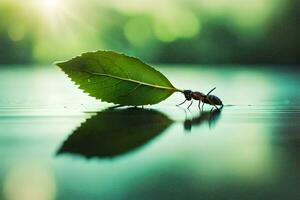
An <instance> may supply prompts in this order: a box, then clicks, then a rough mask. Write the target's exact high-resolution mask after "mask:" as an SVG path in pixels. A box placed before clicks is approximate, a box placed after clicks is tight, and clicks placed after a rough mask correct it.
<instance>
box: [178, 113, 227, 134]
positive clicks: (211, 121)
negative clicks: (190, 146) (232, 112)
mask: <svg viewBox="0 0 300 200" xmlns="http://www.w3.org/2000/svg"><path fill="white" fill-rule="evenodd" d="M221 112H222V110H218V109H214V110H211V111H202V112H201V111H200V112H199V115H198V116H197V117H192V118H186V120H184V123H183V126H184V130H186V131H189V132H190V131H191V130H192V127H193V126H200V125H202V124H204V123H206V122H207V123H208V126H209V128H212V127H213V126H215V125H216V123H217V122H218V120H219V119H220V116H221Z"/></svg>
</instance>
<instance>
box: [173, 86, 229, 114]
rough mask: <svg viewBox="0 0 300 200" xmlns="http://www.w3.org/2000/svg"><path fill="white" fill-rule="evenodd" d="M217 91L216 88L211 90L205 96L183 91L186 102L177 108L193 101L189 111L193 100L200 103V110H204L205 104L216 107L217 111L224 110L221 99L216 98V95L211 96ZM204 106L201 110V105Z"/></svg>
mask: <svg viewBox="0 0 300 200" xmlns="http://www.w3.org/2000/svg"><path fill="white" fill-rule="evenodd" d="M215 89H216V87H214V88H213V89H211V90H210V91H209V92H208V93H207V94H203V93H202V92H197V91H195V92H193V91H192V90H183V91H182V93H183V94H184V97H185V100H184V101H183V102H182V103H180V104H178V105H177V106H180V105H182V104H184V103H185V102H186V101H191V103H190V105H189V106H188V109H189V108H190V107H191V105H192V104H193V100H196V101H198V102H199V103H198V108H199V109H200V110H203V106H204V104H209V105H212V106H214V107H215V108H216V109H217V110H219V109H221V108H223V103H222V101H221V100H220V99H219V97H217V96H215V95H211V94H210V93H212V91H214V90H215ZM201 102H202V103H203V104H202V107H201V108H200V105H201ZM217 105H219V106H221V107H220V108H218V106H217Z"/></svg>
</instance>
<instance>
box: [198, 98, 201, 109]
mask: <svg viewBox="0 0 300 200" xmlns="http://www.w3.org/2000/svg"><path fill="white" fill-rule="evenodd" d="M200 106H201V101H200V100H199V103H198V108H199V110H200V111H201V108H200Z"/></svg>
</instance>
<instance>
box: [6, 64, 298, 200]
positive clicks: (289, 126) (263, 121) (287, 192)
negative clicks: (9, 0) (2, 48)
mask: <svg viewBox="0 0 300 200" xmlns="http://www.w3.org/2000/svg"><path fill="white" fill-rule="evenodd" d="M159 70H160V71H161V72H163V73H164V74H165V75H166V76H167V77H168V78H169V79H170V81H171V82H172V83H173V84H174V85H175V86H176V87H178V88H184V89H193V90H198V91H201V92H204V93H205V92H207V91H209V90H210V89H211V88H213V87H215V86H216V87H217V89H216V90H215V91H214V94H215V95H217V96H218V97H220V98H221V99H222V101H223V102H224V104H225V105H226V106H225V107H224V108H223V109H222V111H221V112H213V113H210V112H209V111H210V107H209V106H205V112H203V113H200V112H199V110H198V108H197V105H196V103H195V105H193V106H192V108H191V110H190V111H188V110H186V109H185V108H186V107H187V105H188V104H186V105H183V106H182V107H176V106H175V105H176V104H178V103H180V102H182V101H183V99H184V98H183V96H182V95H181V94H174V95H173V96H171V97H170V98H169V99H167V100H165V101H163V102H162V103H160V104H158V105H154V106H146V107H145V108H144V109H141V108H140V109H132V108H123V109H117V110H107V108H108V107H109V106H112V104H107V103H102V102H99V101H96V100H95V99H93V98H91V97H89V96H87V95H86V94H84V93H82V92H81V91H80V90H79V89H77V87H76V86H74V85H73V84H72V83H71V82H70V81H69V80H68V78H67V77H66V76H65V75H64V74H63V73H62V72H61V71H60V70H59V69H58V68H56V67H54V66H48V67H46V66H17V67H13V66H3V67H1V68H0V91H1V92H0V156H1V165H0V199H6V200H16V199H18V200H19V199H22V200H27V199H28V200H54V199H57V200H68V199H70V200H74V199H89V200H90V199H130V200H134V199H149V200H150V199H151V200H152V199H172V200H173V199H299V198H300V191H299V187H300V170H299V169H300V157H299V150H300V131H299V130H300V103H299V102H300V101H299V100H300V94H299V85H300V80H299V78H300V77H299V70H295V69H294V70H289V69H287V68H285V67H284V66H283V67H280V68H278V67H277V68H274V69H271V68H270V66H269V67H260V68H254V67H252V66H239V67H236V66H226V67H224V66H223V67H221V66H186V65H178V66H161V67H159Z"/></svg>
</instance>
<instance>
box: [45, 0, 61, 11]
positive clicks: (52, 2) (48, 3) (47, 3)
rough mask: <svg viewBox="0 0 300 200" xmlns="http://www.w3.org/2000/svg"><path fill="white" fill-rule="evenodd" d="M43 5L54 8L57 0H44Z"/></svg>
mask: <svg viewBox="0 0 300 200" xmlns="http://www.w3.org/2000/svg"><path fill="white" fill-rule="evenodd" d="M44 5H45V7H46V8H49V9H54V8H56V7H57V5H58V0H44Z"/></svg>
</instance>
